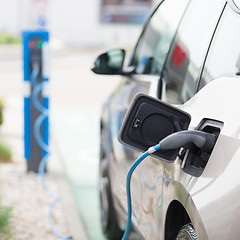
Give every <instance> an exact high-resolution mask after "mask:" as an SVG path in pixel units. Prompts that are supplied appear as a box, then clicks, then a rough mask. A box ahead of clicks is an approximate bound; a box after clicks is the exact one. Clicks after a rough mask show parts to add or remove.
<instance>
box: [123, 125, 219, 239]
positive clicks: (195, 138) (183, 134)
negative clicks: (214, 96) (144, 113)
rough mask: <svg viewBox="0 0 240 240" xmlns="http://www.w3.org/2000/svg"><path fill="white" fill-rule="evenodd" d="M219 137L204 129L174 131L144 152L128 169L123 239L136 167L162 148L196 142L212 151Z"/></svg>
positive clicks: (204, 148) (129, 218) (129, 224)
mask: <svg viewBox="0 0 240 240" xmlns="http://www.w3.org/2000/svg"><path fill="white" fill-rule="evenodd" d="M216 140H217V137H216V136H215V135H214V134H211V133H206V132H202V131H197V130H193V131H189V130H186V131H180V132H176V133H173V134H171V135H169V136H167V137H165V138H164V139H162V140H161V141H160V142H159V144H157V145H155V146H154V147H150V148H149V149H148V150H147V151H146V152H145V153H144V154H142V155H141V156H140V157H139V158H138V159H137V160H136V161H135V162H134V163H133V165H132V166H131V168H130V169H129V171H128V174H127V179H126V193H127V204H128V218H127V225H126V229H125V232H124V235H123V237H122V240H127V237H128V235H129V232H130V228H131V218H132V203H131V190H130V183H131V177H132V174H133V172H134V170H135V169H136V167H137V166H138V165H139V164H140V163H141V162H142V161H143V160H144V159H145V158H146V157H147V156H149V155H150V154H152V153H154V152H155V151H157V150H159V149H161V150H170V149H178V148H180V147H188V145H189V144H194V145H195V146H196V147H198V148H200V149H201V150H203V151H205V152H208V153H209V152H211V151H212V149H213V148H214V145H215V143H216Z"/></svg>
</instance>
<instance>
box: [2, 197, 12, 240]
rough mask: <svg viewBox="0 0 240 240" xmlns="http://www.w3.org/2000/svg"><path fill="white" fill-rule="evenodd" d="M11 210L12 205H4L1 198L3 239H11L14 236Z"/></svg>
mask: <svg viewBox="0 0 240 240" xmlns="http://www.w3.org/2000/svg"><path fill="white" fill-rule="evenodd" d="M11 212H12V209H11V208H10V207H6V206H3V205H2V202H1V200H0V239H2V240H9V239H11V237H12V229H11V224H10V220H11Z"/></svg>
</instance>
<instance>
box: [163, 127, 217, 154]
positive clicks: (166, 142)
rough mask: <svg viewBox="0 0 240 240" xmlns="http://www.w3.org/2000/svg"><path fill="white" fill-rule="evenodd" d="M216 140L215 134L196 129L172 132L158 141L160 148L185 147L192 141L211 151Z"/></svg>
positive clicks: (202, 148) (203, 149)
mask: <svg viewBox="0 0 240 240" xmlns="http://www.w3.org/2000/svg"><path fill="white" fill-rule="evenodd" d="M216 141H217V136H216V135H214V134H211V133H206V132H202V131H197V130H192V131H190V130H186V131H181V132H176V133H173V134H171V135H169V136H167V137H166V138H164V139H163V140H161V141H160V142H159V144H160V146H161V149H162V150H170V149H177V148H180V147H186V148H187V145H188V144H191V143H193V144H194V145H196V146H197V147H198V148H200V149H201V150H202V151H204V152H207V153H211V151H212V149H213V148H214V145H215V143H216Z"/></svg>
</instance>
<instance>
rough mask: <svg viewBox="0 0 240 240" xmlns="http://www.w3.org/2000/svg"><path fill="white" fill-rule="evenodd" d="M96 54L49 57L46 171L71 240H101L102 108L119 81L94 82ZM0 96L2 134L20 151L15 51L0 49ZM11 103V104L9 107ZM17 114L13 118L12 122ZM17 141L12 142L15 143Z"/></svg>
mask: <svg viewBox="0 0 240 240" xmlns="http://www.w3.org/2000/svg"><path fill="white" fill-rule="evenodd" d="M97 54H98V50H96V49H60V50H55V51H53V53H52V57H51V67H50V69H51V71H50V89H49V95H50V132H51V140H50V142H51V149H52V153H53V155H52V157H51V159H50V161H52V162H50V163H49V164H50V168H49V171H53V172H55V173H58V174H55V175H56V176H58V177H57V179H56V181H57V182H58V184H59V186H60V187H59V190H60V194H61V196H62V199H63V200H62V202H63V208H64V212H65V217H66V220H67V222H68V226H69V230H70V232H71V233H72V234H73V236H74V239H75V240H96V239H98V240H101V239H104V236H103V234H102V231H101V227H100V212H99V198H98V151H99V150H98V147H99V135H98V128H99V118H100V112H101V106H102V104H103V102H104V100H105V99H106V98H107V96H109V95H110V93H111V92H112V91H113V89H114V88H115V87H116V85H117V84H118V83H119V78H118V77H107V76H106V77H99V76H97V75H94V74H93V73H91V71H90V67H91V65H92V63H93V61H94V59H95V57H96V56H97ZM0 97H2V98H4V99H5V101H6V103H7V106H6V109H7V107H8V104H9V103H11V104H12V105H14V106H16V109H18V110H17V111H15V112H12V113H11V111H10V112H8V120H7V124H8V126H9V127H8V128H9V129H11V127H12V126H14V127H12V129H16V128H17V129H18V130H17V131H11V132H8V133H6V134H5V137H7V138H8V139H11V142H12V147H13V148H14V141H15V140H14V139H16V140H17V141H20V142H21V144H22V146H23V138H22V136H23V72H22V60H21V48H20V47H2V46H1V47H0ZM11 104H10V105H11ZM16 113H18V116H17V117H16ZM15 142H16V141H15Z"/></svg>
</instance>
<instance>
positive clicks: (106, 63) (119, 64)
mask: <svg viewBox="0 0 240 240" xmlns="http://www.w3.org/2000/svg"><path fill="white" fill-rule="evenodd" d="M124 59H125V50H124V49H112V50H109V51H108V52H105V53H102V54H101V55H99V56H98V57H97V59H96V60H95V62H94V66H93V68H92V71H93V72H94V73H97V74H109V75H116V74H121V73H122V69H123V63H124Z"/></svg>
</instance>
